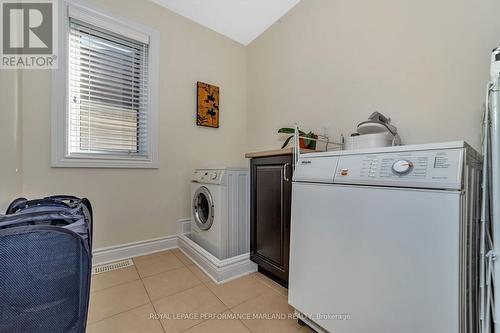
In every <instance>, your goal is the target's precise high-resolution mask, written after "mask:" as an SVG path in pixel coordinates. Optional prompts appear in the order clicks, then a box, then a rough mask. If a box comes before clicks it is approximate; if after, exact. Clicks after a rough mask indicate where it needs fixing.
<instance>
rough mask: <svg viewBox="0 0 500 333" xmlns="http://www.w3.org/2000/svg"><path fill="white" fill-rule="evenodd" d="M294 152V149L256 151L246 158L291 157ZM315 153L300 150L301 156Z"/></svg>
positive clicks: (247, 154) (308, 150)
mask: <svg viewBox="0 0 500 333" xmlns="http://www.w3.org/2000/svg"><path fill="white" fill-rule="evenodd" d="M292 150H293V149H292V147H290V148H283V149H274V150H264V151H256V152H253V153H246V154H245V157H246V158H255V157H267V156H281V155H291V154H292ZM314 152H315V150H311V149H301V150H300V153H301V154H306V153H314Z"/></svg>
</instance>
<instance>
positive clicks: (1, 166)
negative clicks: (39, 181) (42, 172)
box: [0, 70, 22, 214]
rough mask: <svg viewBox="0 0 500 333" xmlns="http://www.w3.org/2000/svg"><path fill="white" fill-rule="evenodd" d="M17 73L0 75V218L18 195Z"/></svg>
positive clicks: (19, 189) (8, 72)
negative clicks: (0, 155) (0, 156)
mask: <svg viewBox="0 0 500 333" xmlns="http://www.w3.org/2000/svg"><path fill="white" fill-rule="evenodd" d="M19 85H20V82H19V72H18V71H16V70H2V71H0V152H2V159H1V161H0V184H1V186H0V214H3V212H4V211H5V209H6V208H7V206H8V205H9V203H10V202H11V201H12V200H13V199H14V198H15V197H17V196H19V195H20V193H21V181H22V179H21V162H20V153H21V142H20V139H21V133H20V124H19V119H20V104H19V97H20V96H19V95H18V88H19Z"/></svg>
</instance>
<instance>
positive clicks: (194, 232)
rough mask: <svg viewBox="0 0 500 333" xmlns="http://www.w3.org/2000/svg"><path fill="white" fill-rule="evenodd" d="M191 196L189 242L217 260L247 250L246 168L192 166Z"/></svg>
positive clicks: (248, 231)
mask: <svg viewBox="0 0 500 333" xmlns="http://www.w3.org/2000/svg"><path fill="white" fill-rule="evenodd" d="M191 198H192V199H191V202H192V205H191V238H192V240H193V241H195V242H196V243H197V244H198V245H200V246H201V247H203V248H204V249H205V250H207V251H208V252H210V253H211V254H212V255H214V256H215V257H217V258H219V259H225V258H229V257H232V256H236V255H240V254H243V253H247V252H249V251H250V218H249V216H250V214H249V212H250V209H249V200H250V199H249V175H248V169H246V168H221V169H196V170H195V171H194V172H193V177H192V182H191Z"/></svg>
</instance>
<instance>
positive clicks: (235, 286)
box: [87, 249, 313, 333]
mask: <svg viewBox="0 0 500 333" xmlns="http://www.w3.org/2000/svg"><path fill="white" fill-rule="evenodd" d="M133 261H134V266H132V267H128V268H124V269H119V270H116V271H111V272H108V273H103V274H98V275H94V276H92V290H91V296H90V308H89V318H88V325H87V332H88V333H101V332H106V333H109V332H113V333H129V332H130V333H132V332H140V333H164V332H165V333H177V332H188V333H195V332H196V333H211V332H221V333H226V332H227V333H239V332H242V333H243V332H246V333H250V332H252V333H274V332H276V333H286V332H297V333H307V332H313V331H312V330H311V329H309V328H308V327H301V326H300V325H298V324H297V321H296V320H294V319H290V318H288V316H289V315H291V314H293V309H292V308H291V307H290V306H289V305H288V304H287V290H286V289H285V288H283V287H281V286H280V285H278V284H276V283H275V282H273V281H272V280H270V279H268V278H267V277H265V276H264V275H262V274H260V273H254V274H251V275H248V276H245V277H242V278H239V279H236V280H233V281H231V282H228V283H225V284H222V285H217V284H215V283H214V282H212V280H211V279H210V278H209V277H208V276H206V275H205V274H204V273H203V272H202V271H201V270H200V269H199V268H198V267H197V266H196V265H194V263H193V262H192V261H191V260H190V259H189V258H188V257H186V256H185V255H184V254H183V253H182V252H181V251H179V250H178V249H175V250H170V251H164V252H159V253H155V254H151V255H147V256H143V257H137V258H134V259H133ZM282 318H284V319H282Z"/></svg>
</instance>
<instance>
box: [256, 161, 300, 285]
mask: <svg viewBox="0 0 500 333" xmlns="http://www.w3.org/2000/svg"><path fill="white" fill-rule="evenodd" d="M292 171H293V168H292V156H291V155H286V156H273V157H261V158H254V159H252V161H251V192H252V194H251V239H250V254H251V259H252V260H253V261H254V262H256V263H257V264H258V265H259V267H260V268H262V269H264V270H266V271H268V272H270V273H272V274H273V275H275V276H276V277H278V278H279V279H280V280H281V281H280V282H282V283H283V284H285V285H286V284H287V282H288V258H289V252H290V208H291V195H292V191H291V189H292V183H291V179H292Z"/></svg>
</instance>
